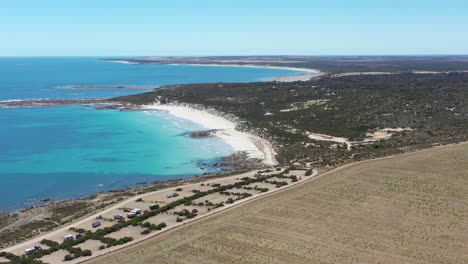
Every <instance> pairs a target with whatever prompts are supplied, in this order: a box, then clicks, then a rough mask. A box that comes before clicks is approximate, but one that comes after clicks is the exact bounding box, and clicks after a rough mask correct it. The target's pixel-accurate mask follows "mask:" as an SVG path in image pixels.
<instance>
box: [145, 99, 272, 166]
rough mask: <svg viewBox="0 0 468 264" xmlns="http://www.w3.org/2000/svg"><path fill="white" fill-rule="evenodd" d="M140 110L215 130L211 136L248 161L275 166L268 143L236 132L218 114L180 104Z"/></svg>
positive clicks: (149, 106) (158, 105)
mask: <svg viewBox="0 0 468 264" xmlns="http://www.w3.org/2000/svg"><path fill="white" fill-rule="evenodd" d="M141 109H142V110H158V111H166V112H168V113H169V114H170V115H172V116H175V117H177V118H181V119H185V120H189V121H191V122H194V123H197V124H200V125H202V126H203V127H205V128H206V129H207V130H216V131H215V132H214V133H213V136H214V137H217V138H220V139H221V140H223V141H224V142H225V143H226V144H228V145H230V146H231V147H232V148H233V149H234V151H235V152H236V153H238V152H244V153H246V154H247V156H248V157H249V158H250V159H258V160H261V161H262V163H263V164H264V165H267V166H274V165H277V161H276V159H275V155H276V152H275V151H274V148H273V146H272V145H271V143H270V142H268V141H267V140H265V139H263V138H260V137H258V136H255V135H252V134H250V133H246V132H242V131H239V130H237V129H236V126H237V124H236V123H235V122H233V121H231V120H228V119H227V118H225V117H222V116H221V115H219V114H218V115H217V114H214V113H213V112H214V111H209V110H208V109H203V110H201V109H197V108H194V107H190V106H187V105H180V104H170V105H168V104H166V105H162V104H152V105H145V106H142V108H141Z"/></svg>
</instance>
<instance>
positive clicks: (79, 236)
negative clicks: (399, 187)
mask: <svg viewBox="0 0 468 264" xmlns="http://www.w3.org/2000/svg"><path fill="white" fill-rule="evenodd" d="M82 237H83V234H81V233H79V234H77V235H76V236H75V238H76V239H78V238H82Z"/></svg>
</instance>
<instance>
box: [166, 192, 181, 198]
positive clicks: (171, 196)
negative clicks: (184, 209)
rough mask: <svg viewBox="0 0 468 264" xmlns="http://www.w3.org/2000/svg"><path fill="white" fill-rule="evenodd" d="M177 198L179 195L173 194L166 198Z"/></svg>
mask: <svg viewBox="0 0 468 264" xmlns="http://www.w3.org/2000/svg"><path fill="white" fill-rule="evenodd" d="M177 196H179V194H178V193H171V194H169V195H168V196H166V197H167V198H173V197H177Z"/></svg>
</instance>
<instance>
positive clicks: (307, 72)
mask: <svg viewBox="0 0 468 264" xmlns="http://www.w3.org/2000/svg"><path fill="white" fill-rule="evenodd" d="M108 62H117V63H126V64H139V63H135V62H128V61H125V60H119V61H108ZM161 65H164V64H161ZM166 65H185V66H203V67H245V68H266V69H279V70H290V71H297V72H298V74H294V75H285V76H275V77H271V78H265V79H263V80H262V81H266V82H271V81H278V82H296V81H308V80H310V79H312V78H314V77H318V76H321V75H323V74H325V73H324V72H321V71H319V70H317V69H308V68H294V67H281V66H262V65H254V64H196V63H183V64H180V63H171V64H166Z"/></svg>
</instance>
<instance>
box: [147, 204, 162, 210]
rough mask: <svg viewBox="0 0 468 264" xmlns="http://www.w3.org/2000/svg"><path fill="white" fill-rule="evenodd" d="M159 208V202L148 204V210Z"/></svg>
mask: <svg viewBox="0 0 468 264" xmlns="http://www.w3.org/2000/svg"><path fill="white" fill-rule="evenodd" d="M159 208H161V206H159V204H152V205H150V206H149V209H150V210H158V209H159Z"/></svg>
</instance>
